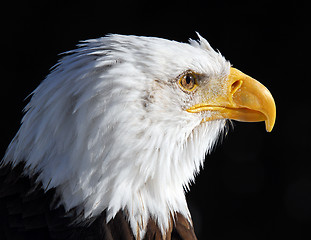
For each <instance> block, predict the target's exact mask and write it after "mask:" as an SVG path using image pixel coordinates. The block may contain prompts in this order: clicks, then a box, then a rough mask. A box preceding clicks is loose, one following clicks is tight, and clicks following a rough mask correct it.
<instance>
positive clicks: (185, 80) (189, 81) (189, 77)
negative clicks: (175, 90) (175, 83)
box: [179, 72, 198, 92]
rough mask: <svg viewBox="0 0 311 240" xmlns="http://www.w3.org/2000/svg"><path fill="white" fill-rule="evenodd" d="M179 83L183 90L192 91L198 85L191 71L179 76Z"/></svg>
mask: <svg viewBox="0 0 311 240" xmlns="http://www.w3.org/2000/svg"><path fill="white" fill-rule="evenodd" d="M179 85H180V86H181V87H182V89H183V90H186V91H190V92H191V91H193V90H194V89H196V87H197V86H198V83H197V75H196V74H195V73H193V72H186V73H184V74H183V75H182V76H181V77H180V78H179Z"/></svg>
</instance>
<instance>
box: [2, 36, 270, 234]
mask: <svg viewBox="0 0 311 240" xmlns="http://www.w3.org/2000/svg"><path fill="white" fill-rule="evenodd" d="M198 37H199V40H198V41H195V40H191V39H190V40H189V44H188V43H179V42H175V41H170V40H165V39H160V38H154V37H138V36H123V35H114V34H112V35H107V36H105V37H102V38H99V39H93V40H87V41H84V42H81V43H80V44H79V45H78V48H77V49H75V50H72V51H69V52H66V53H65V56H63V58H62V59H61V60H60V61H59V62H58V63H57V64H56V65H55V66H54V68H53V70H52V71H51V73H50V74H49V75H48V76H47V77H46V79H45V80H44V81H43V82H42V83H41V84H40V85H39V86H38V87H37V89H36V90H34V92H33V93H32V97H31V100H30V102H29V103H28V105H27V106H26V108H25V115H24V117H23V119H22V125H21V127H20V129H19V131H18V132H17V134H16V136H15V137H14V139H13V140H12V142H11V144H10V145H9V147H8V149H7V152H6V154H5V156H4V158H3V160H2V163H1V169H0V181H1V183H0V187H1V188H0V221H1V226H0V230H1V232H0V238H1V239H15V238H16V239H141V240H142V239H163V240H164V239H167V240H168V239H196V236H195V234H194V230H193V227H192V221H191V216H190V213H189V210H188V207H187V202H186V198H185V191H187V190H188V189H189V183H190V182H191V181H193V180H194V175H195V174H196V173H198V172H199V170H200V167H201V166H202V164H203V162H204V158H205V155H206V154H207V153H209V152H210V151H211V149H212V147H213V145H214V144H215V142H216V141H217V138H218V137H219V135H221V133H222V132H223V130H224V129H225V127H226V122H227V119H233V120H238V121H249V122H255V121H265V124H266V129H267V131H271V130H272V128H273V125H274V122H275V116H276V110H275V103H274V100H273V98H272V96H271V94H270V92H269V91H268V90H267V89H266V88H265V87H264V86H263V85H262V84H260V83H259V82H257V81H256V80H254V79H253V78H251V77H249V76H247V75H245V74H243V73H242V72H240V71H239V70H237V69H235V68H233V67H231V65H230V63H229V62H228V61H227V60H225V58H224V57H223V56H222V55H221V54H220V53H219V52H216V51H214V50H213V49H212V48H211V46H210V45H209V43H208V42H207V41H206V40H205V39H204V38H202V37H201V36H200V35H198Z"/></svg>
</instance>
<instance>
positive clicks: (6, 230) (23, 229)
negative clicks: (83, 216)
mask: <svg viewBox="0 0 311 240" xmlns="http://www.w3.org/2000/svg"><path fill="white" fill-rule="evenodd" d="M23 170H24V164H19V165H17V166H16V167H14V168H12V167H11V166H9V165H8V166H4V167H2V168H0V239H1V240H2V239H3V240H11V239H14V240H15V239H16V240H28V239H31V240H36V239H40V240H42V239H46V240H49V239H51V240H52V239H53V240H56V239H60V240H61V239H66V240H68V239H72V240H79V239H81V240H82V239H83V240H93V239H94V240H95V239H96V240H116V239H118V240H134V239H135V237H134V234H133V233H132V230H131V228H130V225H129V223H128V221H127V216H126V213H125V212H122V211H119V212H118V213H117V215H116V216H115V217H114V218H113V219H112V220H111V221H110V222H109V223H107V222H106V214H105V211H104V212H103V213H102V214H101V215H100V216H98V217H96V218H95V219H91V221H90V222H89V223H88V224H83V225H76V224H72V222H73V221H74V219H75V218H74V217H75V216H74V211H73V213H72V214H68V213H67V212H66V211H65V209H64V208H63V206H61V205H60V206H58V205H57V204H55V202H56V203H57V201H55V199H56V197H57V196H56V193H55V189H51V190H49V191H47V192H44V190H43V189H42V186H41V184H37V183H36V181H35V179H36V177H33V178H29V177H28V176H24V175H23ZM174 219H175V220H174V221H173V220H171V221H172V224H171V226H172V227H171V228H170V229H169V230H168V232H167V234H166V236H165V237H164V239H163V236H162V234H161V231H160V229H159V227H158V226H157V224H156V222H155V221H154V220H152V219H150V220H149V222H148V225H147V231H146V234H145V236H144V240H195V239H196V237H195V234H194V230H193V227H192V225H191V224H190V223H189V222H188V221H187V219H186V218H185V217H183V216H182V215H181V214H179V213H176V214H175V216H174Z"/></svg>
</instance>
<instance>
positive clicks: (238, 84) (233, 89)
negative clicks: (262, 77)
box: [230, 80, 243, 95]
mask: <svg viewBox="0 0 311 240" xmlns="http://www.w3.org/2000/svg"><path fill="white" fill-rule="evenodd" d="M242 84H243V81H242V80H237V81H235V82H233V83H232V84H231V87H230V94H231V95H233V94H234V93H235V92H236V91H237V90H238V89H239V88H240V87H241V86H242Z"/></svg>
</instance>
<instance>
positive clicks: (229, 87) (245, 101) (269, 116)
mask: <svg viewBox="0 0 311 240" xmlns="http://www.w3.org/2000/svg"><path fill="white" fill-rule="evenodd" d="M224 85H225V86H222V87H223V88H224V89H225V94H223V95H222V96H219V97H217V99H213V100H210V101H209V102H203V103H200V104H196V105H194V106H192V107H190V108H188V109H187V112H190V113H198V112H202V111H210V112H211V113H212V114H211V116H210V117H207V118H205V119H204V121H211V120H216V119H224V118H226V119H232V120H238V121H242V122H260V121H265V123H266V130H267V131H268V132H271V131H272V128H273V126H274V123H275V117H276V108H275V103H274V99H273V97H272V95H271V93H270V92H269V90H268V89H267V88H266V87H265V86H264V85H262V84H261V83H260V82H258V81H256V80H255V79H253V78H251V77H249V76H247V75H246V74H244V73H242V72H241V71H239V70H237V69H235V68H231V69H230V74H229V76H228V79H227V81H225V83H224ZM206 99H209V98H206Z"/></svg>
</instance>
